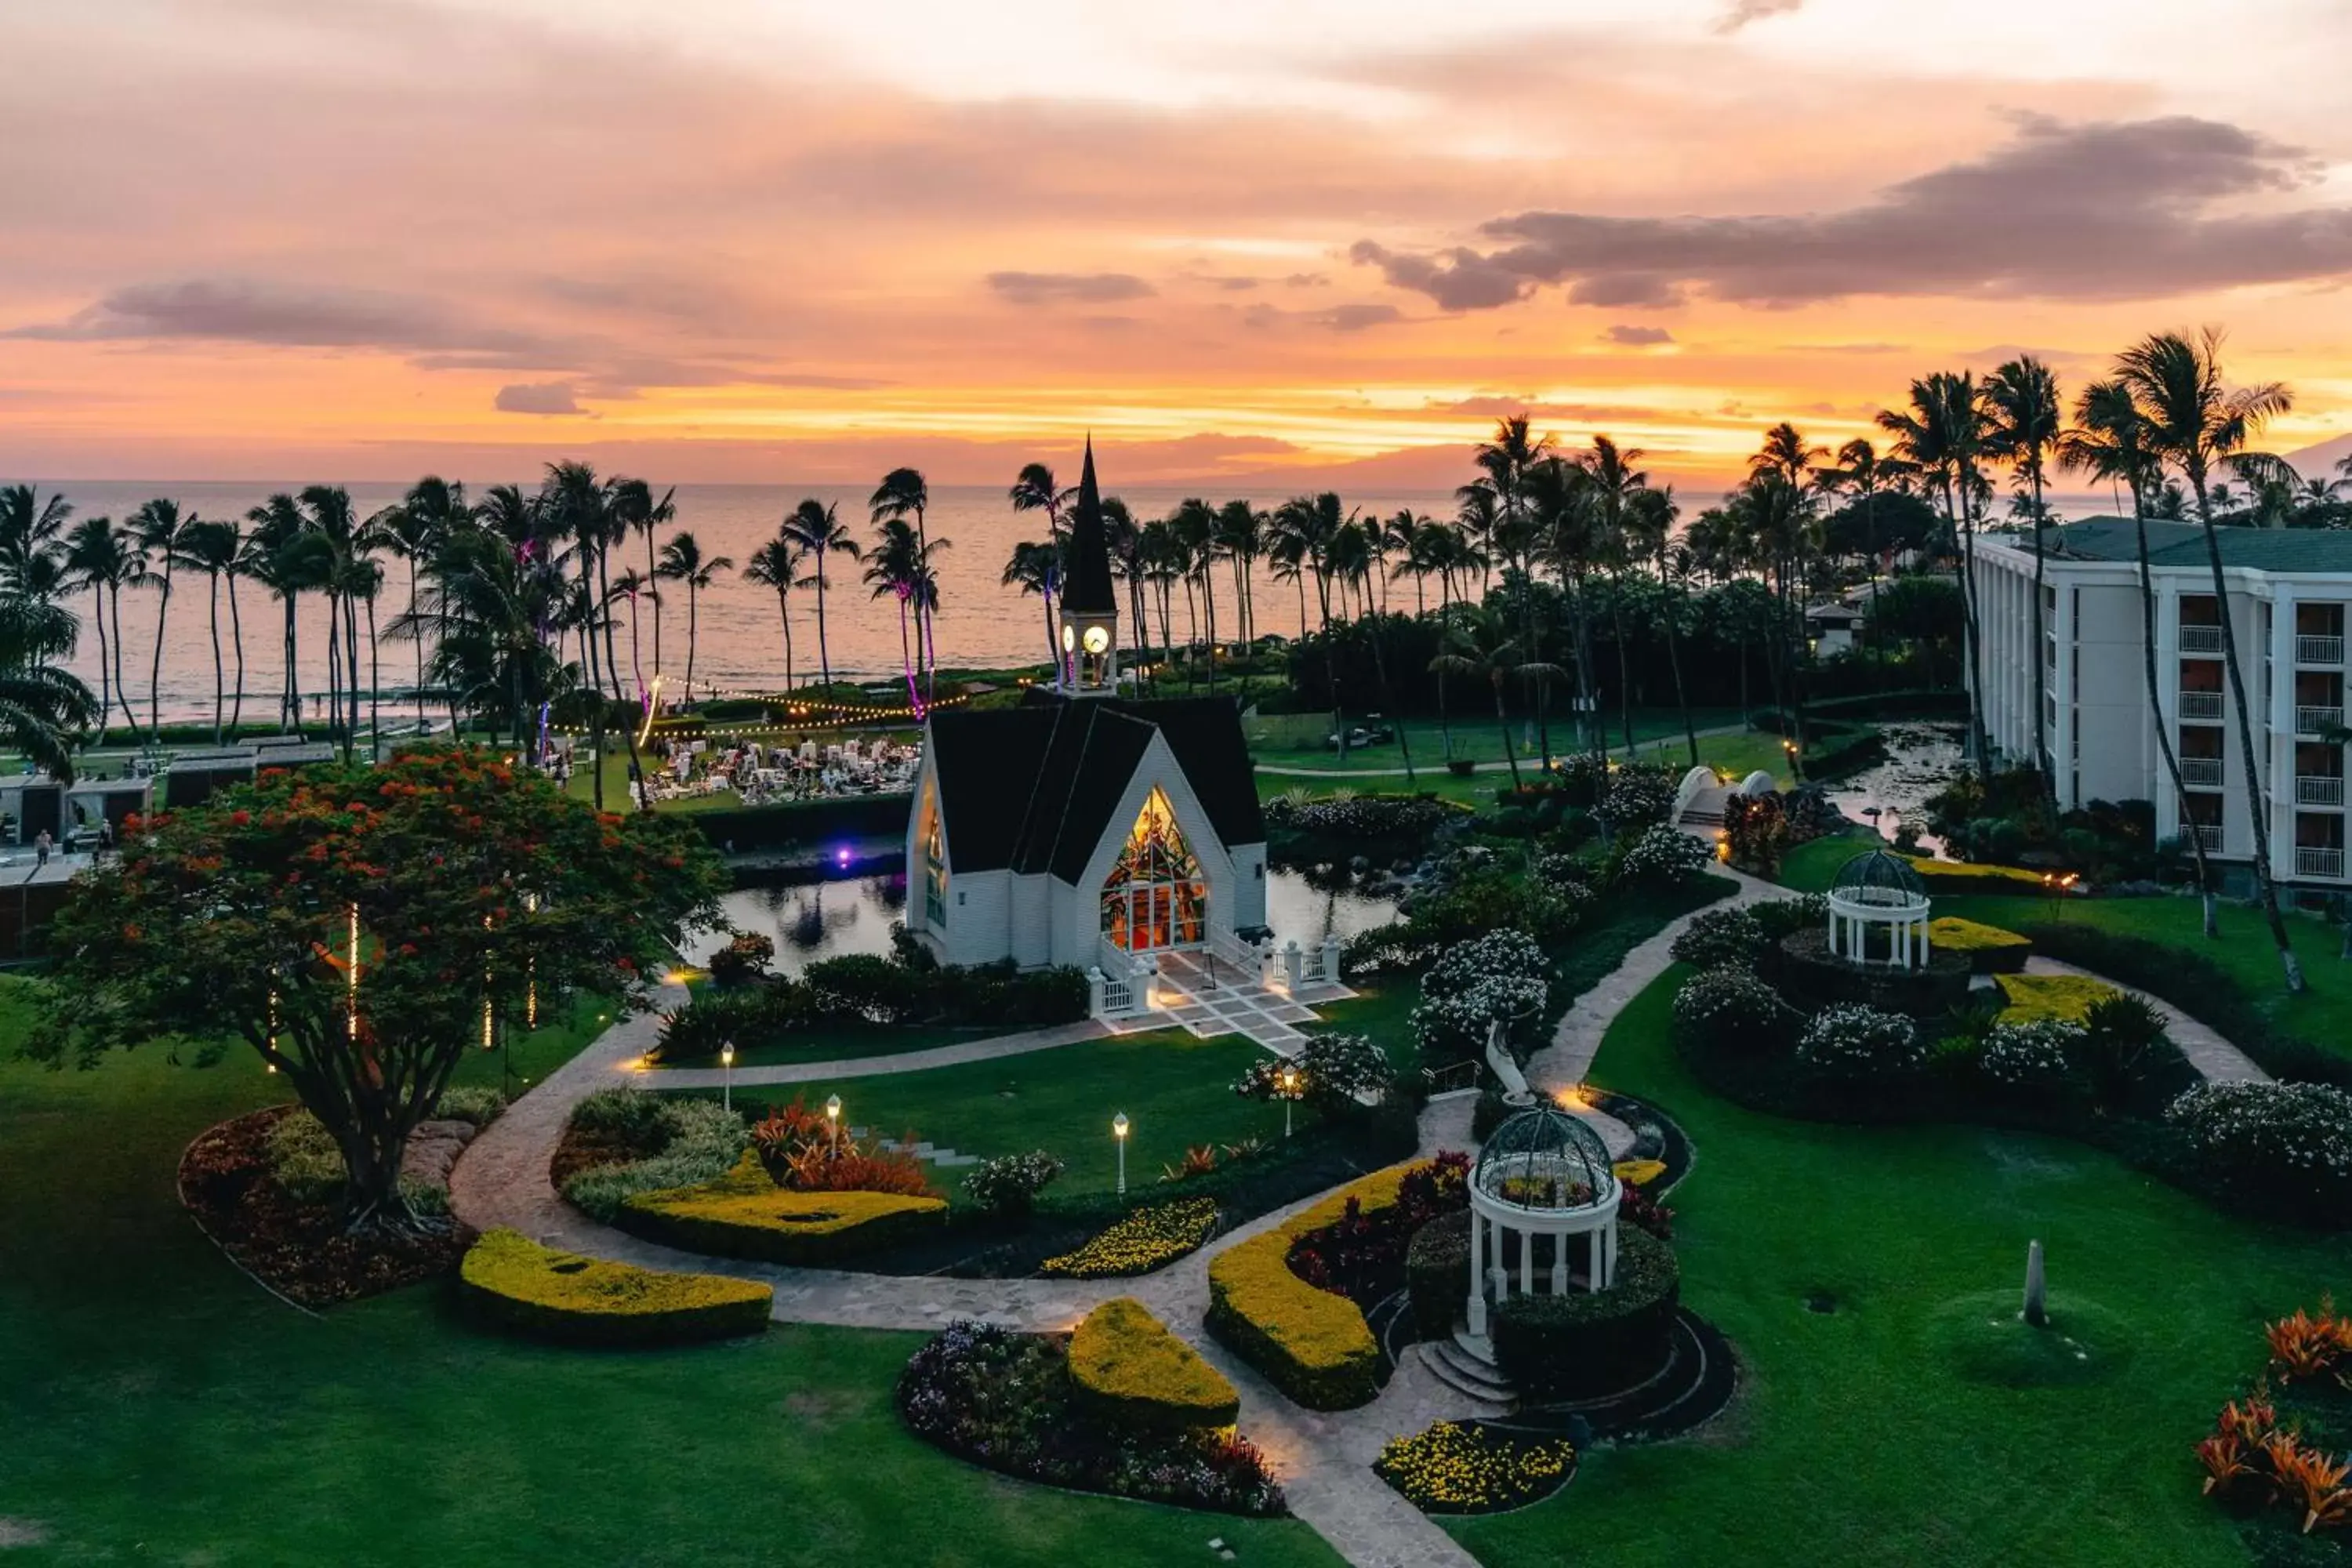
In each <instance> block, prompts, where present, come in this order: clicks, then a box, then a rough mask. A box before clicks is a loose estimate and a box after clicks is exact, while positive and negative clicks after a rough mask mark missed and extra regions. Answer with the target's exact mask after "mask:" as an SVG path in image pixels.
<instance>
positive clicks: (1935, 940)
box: [1927, 915, 2033, 974]
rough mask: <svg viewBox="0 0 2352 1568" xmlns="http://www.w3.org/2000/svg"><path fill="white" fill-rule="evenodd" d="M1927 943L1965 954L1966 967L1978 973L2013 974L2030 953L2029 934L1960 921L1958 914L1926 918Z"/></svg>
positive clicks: (1932, 947)
mask: <svg viewBox="0 0 2352 1568" xmlns="http://www.w3.org/2000/svg"><path fill="white" fill-rule="evenodd" d="M1927 945H1928V946H1929V948H1930V949H1932V950H1940V951H1942V952H1958V953H1964V954H1966V955H1967V957H1968V961H1969V968H1971V969H1973V970H1974V971H1975V972H1976V973H1979V974H2014V973H2017V972H2018V971H2019V970H2021V969H2023V968H2024V967H2025V960H2026V958H2027V957H2028V956H2029V955H2030V954H2031V953H2032V952H2033V939H2032V937H2026V936H2020V935H2018V934H2017V933H2016V932H2015V931H2003V930H2001V928H2000V927H1999V926H1989V925H1985V924H1983V923H1982V922H1981V921H1964V920H1962V919H1960V917H1959V916H1958V915H1943V916H1940V917H1938V918H1937V919H1935V920H1932V921H1928V922H1927Z"/></svg>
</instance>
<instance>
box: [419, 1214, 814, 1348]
mask: <svg viewBox="0 0 2352 1568" xmlns="http://www.w3.org/2000/svg"><path fill="white" fill-rule="evenodd" d="M457 1279H458V1284H459V1287H460V1289H461V1290H462V1291H463V1293H464V1296H465V1299H466V1300H467V1304H468V1305H469V1306H470V1307H471V1308H472V1309H473V1310H475V1311H476V1312H478V1313H479V1314H480V1315H481V1316H482V1317H483V1318H484V1319H485V1320H486V1321H489V1322H492V1323H496V1324H498V1325H499V1327H502V1328H507V1329H511V1330H514V1331H518V1332H520V1333H525V1334H529V1335H530V1336H531V1337H533V1338H535V1339H545V1340H553V1341H556V1342H558V1343H562V1344H573V1345H668V1344H685V1343H690V1342H695V1341H698V1340H719V1339H730V1338H733V1337H734V1336H736V1335H739V1334H756V1333H758V1332H760V1331H761V1330H763V1329H765V1328H766V1327H767V1326H768V1313H769V1310H770V1309H771V1308H772V1306H773V1304H774V1301H775V1291H774V1290H773V1289H771V1288H769V1287H768V1286H765V1285H761V1284H760V1283H758V1282H756V1281H754V1280H750V1279H729V1278H728V1277H726V1276H725V1275H719V1274H669V1273H664V1272H660V1271H658V1270H656V1269H651V1268H634V1267H632V1266H631V1265H629V1264H626V1263H608V1262H605V1261H604V1260H602V1259H600V1258H581V1257H577V1256H575V1255H574V1254H572V1253H569V1252H558V1251H555V1250H554V1249H552V1248H551V1247H541V1246H540V1245H539V1243H537V1242H535V1241H532V1240H531V1239H530V1237H525V1236H522V1235H520V1234H519V1233H517V1232H515V1231H511V1230H508V1229H505V1228H503V1227H501V1228H500V1229H498V1230H493V1231H490V1232H488V1234H486V1235H485V1236H483V1237H482V1238H481V1239H480V1240H479V1241H478V1242H476V1243H475V1244H474V1245H473V1247H471V1248H470V1249H469V1250H467V1254H466V1260H465V1262H464V1263H463V1264H462V1265H461V1266H460V1267H459V1268H458V1271H457Z"/></svg>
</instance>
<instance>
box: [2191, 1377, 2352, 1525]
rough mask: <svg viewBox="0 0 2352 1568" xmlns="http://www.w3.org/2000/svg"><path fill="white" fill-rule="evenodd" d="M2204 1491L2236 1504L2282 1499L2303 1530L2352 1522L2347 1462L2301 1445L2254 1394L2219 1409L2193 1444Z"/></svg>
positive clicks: (2268, 1404)
mask: <svg viewBox="0 0 2352 1568" xmlns="http://www.w3.org/2000/svg"><path fill="white" fill-rule="evenodd" d="M2197 1462H2198V1464H2200V1466H2202V1467H2203V1468H2204V1470H2205V1494H2206V1495H2207V1496H2208V1497H2218V1498H2220V1499H2221V1500H2223V1501H2224V1502H2230V1503H2235V1504H2241V1505H2243V1504H2255V1505H2262V1504H2270V1503H2284V1504H2285V1505H2286V1508H2287V1510H2288V1512H2289V1513H2290V1514H2297V1513H2299V1514H2301V1515H2302V1516H2303V1528H2302V1533H2304V1534H2305V1535H2308V1534H2310V1533H2311V1532H2312V1531H2313V1530H2314V1529H2315V1528H2317V1527H2319V1526H2321V1525H2326V1526H2329V1527H2331V1528H2336V1529H2341V1528H2344V1527H2345V1526H2347V1525H2352V1487H2347V1486H2346V1485H2345V1484H2344V1480H2345V1477H2346V1475H2347V1473H2352V1462H2347V1461H2346V1460H2342V1459H2336V1458H2330V1457H2329V1456H2328V1455H2327V1454H2326V1452H2325V1451H2323V1450H2321V1449H2319V1448H2315V1447H2307V1446H2305V1443H2304V1441H2303V1434H2302V1433H2301V1432H2299V1431H2298V1430H2296V1429H2295V1428H2294V1427H2292V1426H2288V1427H2281V1426H2279V1421H2278V1408H2277V1406H2276V1405H2273V1404H2272V1403H2271V1402H2270V1401H2269V1400H2268V1399H2265V1398H2263V1396H2262V1395H2261V1394H2259V1393H2257V1394H2253V1395H2252V1396H2250V1397H2248V1399H2247V1400H2246V1402H2245V1404H2243V1405H2240V1404H2239V1403H2238V1402H2237V1401H2235V1400H2231V1402H2230V1403H2229V1404H2227V1405H2223V1406H2222V1407H2221V1416H2220V1418H2219V1419H2218V1420H2216V1421H2215V1423H2214V1426H2213V1435H2212V1436H2210V1437H2207V1438H2206V1439H2204V1440H2203V1441H2202V1442H2200V1443H2199V1444H2198V1445H2197Z"/></svg>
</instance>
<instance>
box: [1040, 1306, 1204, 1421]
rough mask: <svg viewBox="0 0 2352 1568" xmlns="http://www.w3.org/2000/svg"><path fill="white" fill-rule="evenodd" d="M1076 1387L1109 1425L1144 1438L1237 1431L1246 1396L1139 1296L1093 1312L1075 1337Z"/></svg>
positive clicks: (1072, 1344) (1073, 1365)
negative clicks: (1221, 1429) (1151, 1434)
mask: <svg viewBox="0 0 2352 1568" xmlns="http://www.w3.org/2000/svg"><path fill="white" fill-rule="evenodd" d="M1070 1382H1071V1384H1073V1386H1075V1387H1076V1390H1077V1392H1078V1396H1079V1398H1080V1400H1081V1401H1082V1402H1083V1403H1084V1404H1086V1405H1088V1406H1090V1407H1091V1408H1092V1409H1093V1410H1094V1411H1095V1412H1096V1413H1097V1415H1101V1416H1102V1417H1103V1418H1104V1419H1106V1420H1108V1421H1111V1422H1114V1423H1116V1424H1118V1425H1119V1426H1127V1427H1130V1428H1133V1429H1136V1430H1139V1431H1145V1432H1185V1431H1192V1430H1194V1429H1197V1428H1199V1427H1203V1426H1232V1425H1233V1424H1234V1422H1235V1421H1237V1420H1239V1419H1240V1418H1241V1413H1242V1401H1241V1395H1240V1394H1236V1393H1234V1385H1233V1384H1230V1383H1228V1382H1226V1381H1225V1376H1224V1373H1221V1372H1219V1371H1218V1370H1217V1369H1216V1368H1215V1367H1213V1366H1211V1365H1210V1364H1209V1363H1207V1362H1205V1361H1202V1359H1201V1352H1198V1351H1196V1350H1194V1349H1193V1348H1192V1346H1191V1345H1188V1344H1186V1343H1185V1342H1183V1341H1182V1340H1180V1339H1178V1338H1177V1337H1176V1336H1175V1335H1174V1334H1172V1333H1170V1332H1169V1331H1168V1325H1167V1324H1165V1323H1163V1322H1161V1321H1160V1320H1159V1319H1157V1318H1155V1317H1153V1316H1152V1315H1151V1310H1150V1308H1148V1307H1146V1306H1145V1305H1144V1304H1143V1303H1142V1302H1140V1301H1139V1300H1136V1299H1135V1298H1134V1297H1132V1296H1119V1297H1115V1298H1113V1299H1112V1300H1108V1301H1105V1302H1104V1303H1103V1304H1102V1305H1101V1306H1099V1307H1097V1308H1096V1309H1095V1310H1093V1311H1091V1312H1088V1313H1087V1316H1086V1320H1085V1321H1083V1322H1081V1323H1080V1324H1079V1325H1078V1328H1077V1331H1076V1333H1074V1334H1072V1335H1071V1336H1070Z"/></svg>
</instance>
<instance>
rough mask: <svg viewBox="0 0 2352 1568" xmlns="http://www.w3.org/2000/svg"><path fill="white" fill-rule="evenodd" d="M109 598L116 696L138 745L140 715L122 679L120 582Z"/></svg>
mask: <svg viewBox="0 0 2352 1568" xmlns="http://www.w3.org/2000/svg"><path fill="white" fill-rule="evenodd" d="M107 598H108V601H109V603H110V605H111V608H110V612H109V614H110V616H111V617H112V619H113V621H114V697H115V700H116V701H118V702H120V703H121V704H122V721H123V722H124V723H125V724H128V725H129V726H130V727H131V744H132V745H134V746H136V745H139V744H141V743H142V740H141V737H140V733H139V715H138V714H137V713H135V712H133V711H131V688H130V686H129V685H127V684H126V683H125V682H124V680H123V679H122V585H121V584H119V583H118V584H115V585H114V586H113V587H112V588H110V589H109V590H108V593H107Z"/></svg>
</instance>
